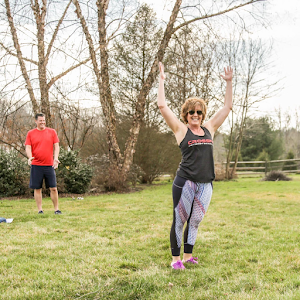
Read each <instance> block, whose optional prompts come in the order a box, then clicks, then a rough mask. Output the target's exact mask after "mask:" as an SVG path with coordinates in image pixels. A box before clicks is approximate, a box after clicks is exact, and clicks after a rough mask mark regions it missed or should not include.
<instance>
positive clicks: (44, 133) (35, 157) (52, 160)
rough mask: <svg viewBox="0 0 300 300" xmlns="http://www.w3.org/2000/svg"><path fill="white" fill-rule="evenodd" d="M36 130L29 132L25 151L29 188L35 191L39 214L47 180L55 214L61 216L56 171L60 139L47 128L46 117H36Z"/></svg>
mask: <svg viewBox="0 0 300 300" xmlns="http://www.w3.org/2000/svg"><path fill="white" fill-rule="evenodd" d="M35 123H36V128H35V129H32V130H30V131H28V133H27V136H26V141H25V150H26V154H27V157H28V164H29V165H30V166H31V170H30V184H29V187H30V188H31V189H34V199H35V201H36V204H37V207H38V212H39V214H43V213H44V212H43V209H42V185H43V180H44V179H45V184H46V187H47V188H49V189H50V197H51V200H52V202H53V205H54V213H55V214H61V211H60V210H59V209H58V192H57V184H56V175H55V171H54V169H56V168H57V167H58V164H59V160H58V154H59V139H58V136H57V133H56V131H55V130H54V129H52V128H49V127H46V121H45V115H44V114H42V113H39V114H36V115H35Z"/></svg>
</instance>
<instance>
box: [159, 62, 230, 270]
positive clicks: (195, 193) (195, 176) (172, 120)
mask: <svg viewBox="0 0 300 300" xmlns="http://www.w3.org/2000/svg"><path fill="white" fill-rule="evenodd" d="M159 70H160V77H159V87H158V97H157V105H158V107H159V109H160V112H161V114H162V116H163V117H164V119H165V121H166V123H167V124H168V126H169V127H170V128H171V130H172V131H173V132H174V135H175V138H176V140H177V144H178V146H179V148H180V150H181V154H182V160H181V163H180V165H179V168H178V170H177V174H176V177H175V179H174V182H173V187H172V192H173V223H172V227H171V232H170V242H171V251H172V263H171V267H172V268H173V269H185V267H184V264H188V263H190V264H197V263H198V262H197V257H193V256H192V252H193V247H194V245H195V241H196V237H197V232H198V227H199V224H200V222H201V221H202V219H203V217H204V215H205V213H206V212H207V209H208V206H209V203H210V200H211V196H212V189H213V186H212V181H213V180H214V178H215V172H214V160H213V137H214V133H215V132H216V130H217V129H218V128H219V127H220V126H221V125H222V123H223V122H224V121H225V119H226V118H227V116H228V114H229V112H230V110H231V109H232V75H233V70H232V68H231V67H227V68H224V71H225V75H221V76H222V78H223V79H224V80H225V81H226V93H225V101H224V106H223V107H222V108H221V109H220V110H219V111H218V112H217V113H216V114H215V115H214V116H213V117H212V118H211V119H210V120H208V121H206V122H205V123H203V122H204V120H205V116H206V112H207V107H206V103H205V102H204V100H202V99H199V98H189V99H187V100H186V101H185V103H184V104H183V105H182V107H181V119H182V120H183V122H184V123H185V124H184V123H182V122H181V121H180V120H179V119H178V118H177V117H176V116H175V114H174V113H173V112H172V111H171V109H170V108H169V107H168V106H167V104H166V101H165V92H164V80H165V74H164V66H163V64H162V63H159ZM186 222H187V225H186V228H185V231H184V253H183V259H182V261H181V259H180V248H181V242H182V233H183V226H184V224H185V223H186Z"/></svg>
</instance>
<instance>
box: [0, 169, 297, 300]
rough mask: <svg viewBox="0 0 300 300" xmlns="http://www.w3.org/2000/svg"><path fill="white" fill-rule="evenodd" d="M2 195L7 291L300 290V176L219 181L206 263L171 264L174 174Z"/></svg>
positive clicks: (25, 295) (286, 294)
mask: <svg viewBox="0 0 300 300" xmlns="http://www.w3.org/2000/svg"><path fill="white" fill-rule="evenodd" d="M43 209H44V212H45V214H44V215H38V214H37V209H36V205H35V202H34V200H33V199H29V200H11V201H9V200H5V199H1V200H0V217H6V218H14V221H13V223H11V224H6V223H1V224H0V227H1V228H0V234H1V239H0V272H1V277H0V295H1V299H22V300H23V299H34V300H35V299H153V300H154V299H155V300H156V299H191V300H192V299H205V300H206V299H234V300H236V299H259V300H261V299H267V300H274V299H300V250H299V244H300V234H299V224H300V176H299V175H295V176H293V181H289V182H280V181H279V182H262V181H259V179H258V178H243V179H239V180H237V181H232V182H215V183H214V193H213V198H212V202H211V205H210V207H209V210H208V213H207V215H206V216H205V218H204V220H203V221H202V223H201V224H200V227H199V233H198V237H197V242H196V245H195V247H194V255H195V256H198V258H199V264H198V265H193V266H190V267H188V268H187V269H186V270H184V271H178V270H177V271H175V270H172V269H171V267H170V261H171V254H170V246H169V230H170V226H171V217H172V198H171V183H166V184H163V185H154V186H151V187H147V188H145V189H144V190H142V191H140V192H135V193H130V194H110V195H100V196H94V197H92V196H89V197H85V198H84V200H78V199H75V200H72V198H61V199H60V209H61V210H62V212H63V215H54V213H53V207H52V203H51V200H50V199H49V198H48V199H44V200H43Z"/></svg>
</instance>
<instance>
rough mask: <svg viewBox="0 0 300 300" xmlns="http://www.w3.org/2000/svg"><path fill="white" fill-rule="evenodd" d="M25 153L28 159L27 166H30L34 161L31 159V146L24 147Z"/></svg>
mask: <svg viewBox="0 0 300 300" xmlns="http://www.w3.org/2000/svg"><path fill="white" fill-rule="evenodd" d="M25 151H26V155H27V157H28V165H29V166H31V163H32V161H33V160H34V157H32V150H31V145H25Z"/></svg>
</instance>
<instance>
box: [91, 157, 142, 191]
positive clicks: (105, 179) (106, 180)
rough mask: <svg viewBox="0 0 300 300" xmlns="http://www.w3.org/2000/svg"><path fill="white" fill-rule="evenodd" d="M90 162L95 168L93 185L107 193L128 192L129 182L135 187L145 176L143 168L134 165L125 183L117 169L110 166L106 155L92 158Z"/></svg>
mask: <svg viewBox="0 0 300 300" xmlns="http://www.w3.org/2000/svg"><path fill="white" fill-rule="evenodd" d="M88 162H89V164H90V165H92V166H93V167H94V177H93V181H92V185H94V186H96V187H98V188H103V189H104V190H105V191H124V190H127V189H128V186H127V183H128V182H131V184H132V185H133V186H135V185H136V183H137V182H138V181H141V177H142V175H143V171H142V170H141V168H140V167H139V166H138V165H136V164H132V166H131V168H130V171H129V173H128V176H127V180H126V181H125V180H124V178H123V177H122V176H121V175H120V172H119V170H118V169H117V167H116V166H113V165H111V164H110V161H109V157H108V155H106V154H104V155H102V156H99V155H97V154H96V155H93V156H90V157H89V158H88Z"/></svg>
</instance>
